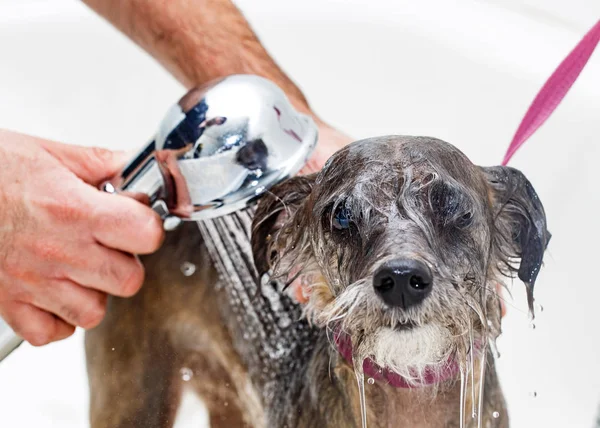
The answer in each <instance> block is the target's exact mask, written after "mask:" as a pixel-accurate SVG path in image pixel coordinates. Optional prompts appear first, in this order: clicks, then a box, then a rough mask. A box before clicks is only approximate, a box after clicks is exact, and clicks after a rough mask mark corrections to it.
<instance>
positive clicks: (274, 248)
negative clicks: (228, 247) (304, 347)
mask: <svg viewBox="0 0 600 428" xmlns="http://www.w3.org/2000/svg"><path fill="white" fill-rule="evenodd" d="M342 203H343V204H346V205H347V206H348V207H349V209H350V210H351V212H352V213H353V214H354V215H355V219H354V224H353V226H352V227H351V229H349V230H347V231H339V230H337V229H335V228H333V227H332V219H333V215H334V213H335V210H336V207H337V206H338V205H339V204H342ZM467 217H470V218H471V220H468V221H467V220H465V219H467ZM340 232H342V233H340ZM549 237H550V235H549V234H548V232H547V230H546V223H545V215H544V211H543V207H542V205H541V203H540V202H539V200H538V198H537V195H536V194H535V191H534V190H533V188H532V186H531V184H530V183H529V181H527V179H526V178H525V177H524V176H523V174H522V173H520V172H519V171H517V170H514V169H511V168H504V167H491V168H482V167H478V166H475V165H473V164H472V163H471V162H469V160H468V159H467V158H466V157H465V156H464V155H463V154H462V153H461V152H460V151H458V150H457V149H456V148H455V147H453V146H452V145H450V144H447V143H444V142H442V141H439V140H435V139H431V138H420V137H398V136H391V137H380V138H375V139H370V140H363V141H359V142H356V143H353V144H351V145H350V146H348V147H346V148H344V149H342V150H340V151H339V152H337V153H336V154H335V155H334V156H333V157H332V158H331V159H330V161H329V162H328V163H327V165H326V166H325V167H324V168H323V170H322V171H321V172H320V173H319V174H315V175H312V176H307V177H296V178H293V179H290V180H288V181H287V182H285V183H283V184H282V185H280V186H278V187H277V188H275V189H273V191H272V193H271V194H270V195H268V196H265V197H264V198H263V199H262V200H261V202H260V204H259V207H258V210H257V213H256V216H255V221H254V227H253V236H252V239H253V251H254V260H255V264H256V266H257V269H258V272H259V274H263V273H266V272H269V273H270V274H271V275H272V278H273V279H281V280H284V281H288V280H289V279H291V278H289V276H290V275H294V276H299V277H301V278H302V279H303V281H304V287H305V288H306V290H305V291H306V292H307V295H308V296H309V298H308V302H307V304H306V305H305V306H304V307H303V309H304V314H305V318H304V319H303V320H299V321H298V322H302V323H310V324H311V325H314V326H315V328H317V335H316V339H315V341H314V343H312V344H311V346H312V348H313V351H312V356H311V358H310V359H309V360H308V361H307V362H306V363H305V364H304V367H303V369H302V370H297V371H296V372H295V373H294V374H293V375H292V376H290V377H289V378H287V379H283V380H280V381H279V383H278V384H276V385H274V386H272V387H271V388H272V389H271V390H270V393H269V394H268V396H266V395H265V394H264V391H263V390H261V388H262V386H261V385H260V384H259V383H257V382H253V381H252V379H251V377H250V376H249V375H248V373H249V372H250V371H252V370H251V369H256V368H250V367H248V366H247V364H248V362H246V361H243V360H242V358H241V357H240V352H239V351H240V350H239V349H236V348H235V346H234V345H233V343H232V340H231V337H232V336H233V335H235V333H236V332H235V331H231V329H232V328H233V329H235V323H231V322H229V323H227V322H226V320H227V321H231V319H230V313H229V312H228V304H227V299H226V298H225V297H224V296H223V294H222V291H219V290H220V289H219V288H218V287H215V284H216V283H217V281H218V278H217V274H216V272H215V270H214V268H213V267H212V264H211V262H210V259H209V257H208V255H207V253H206V251H205V249H204V248H205V247H204V244H203V242H202V239H201V237H200V234H199V232H198V228H197V226H196V225H193V224H185V225H184V226H183V227H182V228H181V229H180V230H178V231H176V232H174V233H171V234H170V235H169V236H168V238H167V242H166V244H165V246H164V247H163V248H162V249H161V250H160V251H159V252H158V253H156V254H155V255H153V256H150V257H147V258H145V259H144V264H145V266H146V268H147V279H146V284H145V285H144V287H143V289H142V291H141V292H140V294H138V295H137V296H136V297H134V298H133V299H111V302H110V308H109V314H108V316H107V319H106V320H105V321H104V322H103V323H102V324H101V325H100V327H98V328H97V329H95V330H92V331H90V332H89V333H88V334H87V336H86V351H87V359H88V370H89V374H90V387H91V397H92V400H91V420H92V428H104V427H111V428H113V427H144V428H145V427H165V428H166V427H171V426H172V423H173V420H174V415H175V412H176V408H177V405H178V400H179V397H180V393H181V388H182V386H183V385H184V384H185V382H184V381H182V379H181V374H180V370H181V368H182V367H189V368H191V369H193V371H194V377H193V379H192V381H191V382H190V384H191V385H192V386H193V387H194V389H195V390H196V391H197V393H198V394H199V395H200V396H201V398H202V399H203V401H204V402H205V403H206V404H207V407H208V409H209V412H210V414H211V426H213V427H233V426H252V427H265V426H267V427H281V428H283V427H316V426H319V427H356V426H359V421H360V414H359V407H358V397H357V388H356V379H355V375H354V370H353V368H352V367H350V365H349V364H348V363H347V362H346V361H344V359H343V358H342V357H341V356H340V354H339V353H338V352H337V350H336V349H335V347H334V346H332V341H333V340H332V332H333V331H334V330H335V329H339V328H341V329H343V331H345V332H347V333H348V334H349V335H350V337H351V338H352V342H353V344H354V348H355V349H354V352H355V354H356V356H357V357H358V358H363V357H367V356H370V357H372V358H374V359H375V360H376V361H377V362H379V363H380V365H384V366H386V367H389V368H392V369H393V370H394V371H396V372H398V373H401V374H404V375H406V377H410V378H411V379H413V380H414V381H415V382H418V381H419V378H420V377H421V376H422V373H423V370H424V367H426V366H427V365H429V364H435V363H436V362H439V361H440V360H442V359H444V358H446V357H449V356H454V357H456V358H457V360H458V361H459V362H461V365H462V368H463V370H464V371H465V372H468V376H467V378H468V379H469V382H467V390H466V394H465V395H466V397H467V403H466V410H465V412H466V415H467V417H466V421H467V426H475V425H474V424H475V420H474V419H472V418H471V417H470V414H471V409H472V408H473V403H472V400H473V399H474V400H475V402H477V401H478V394H479V389H478V388H477V386H478V385H479V380H480V379H479V373H480V370H479V369H480V367H479V364H481V359H480V358H472V356H473V355H474V354H475V355H476V356H480V354H481V353H480V354H477V353H473V352H472V349H473V347H472V344H473V343H474V342H479V343H481V344H482V346H483V352H484V353H485V355H487V357H488V358H487V360H486V361H487V370H486V371H485V384H484V385H485V389H484V397H483V412H482V414H483V424H482V426H484V427H507V426H508V414H507V411H506V408H505V404H504V398H503V396H502V392H501V389H500V385H499V383H498V380H497V378H496V375H495V370H494V362H493V356H492V354H491V352H490V350H489V348H488V346H487V345H488V343H493V342H494V340H495V338H496V337H497V336H498V335H499V334H500V319H501V314H500V301H499V299H500V296H499V295H498V294H497V293H496V282H500V281H502V278H503V277H505V276H510V275H512V274H513V273H515V272H518V274H519V277H520V278H521V279H522V280H523V281H524V282H525V283H526V286H527V287H528V295H529V299H530V303H531V304H532V302H533V287H534V283H535V279H536V276H537V273H538V271H539V267H540V265H541V262H542V257H543V252H544V250H545V248H546V245H547V243H548V240H549ZM399 255H402V256H406V257H412V258H418V259H420V260H422V261H424V262H426V263H427V264H428V265H429V266H430V267H431V268H432V271H433V273H434V288H433V291H432V293H431V295H430V296H429V297H428V298H427V299H426V300H425V301H424V302H423V303H422V304H421V305H419V306H416V307H411V308H409V309H408V310H406V311H402V310H400V309H393V308H389V307H387V306H386V305H385V304H383V302H382V301H381V300H380V299H379V298H378V296H376V295H375V293H374V292H373V287H372V286H371V282H370V281H371V277H372V276H373V272H374V271H375V269H376V268H377V266H379V265H380V264H382V263H384V262H385V261H386V260H389V259H391V258H394V257H398V256H399ZM185 261H191V262H193V263H194V264H196V266H199V269H198V271H197V272H196V273H195V274H194V275H193V276H191V277H184V276H183V275H182V274H181V272H180V270H179V267H180V265H181V263H183V262H185ZM226 325H228V326H229V327H225V326H226ZM407 326H408V328H407ZM240 327H241V326H240ZM398 328H400V329H402V331H400V332H398V331H395V330H393V329H398ZM318 331H320V333H318ZM394 338H395V339H396V340H392V339H394ZM250 345H253V346H254V345H256V346H260V344H248V346H250ZM411 347H413V349H414V350H415V351H418V352H403V350H405V349H407V348H408V349H410V348H411ZM112 348H114V350H113V349H112ZM258 369H263V368H258ZM267 369H268V368H267ZM259 371H260V370H259ZM473 385H474V386H475V389H474V390H473V391H472V390H471V388H472V387H473ZM365 386H366V389H367V406H368V415H369V427H391V426H409V427H458V426H459V398H460V382H459V379H458V378H454V379H450V380H448V381H447V382H444V383H442V384H439V385H435V386H431V387H420V388H415V389H403V388H392V387H390V386H388V385H385V384H383V383H381V382H376V383H375V384H374V385H371V384H366V385H365ZM225 402H227V403H228V404H227V406H224V403H225ZM493 412H498V413H499V417H498V418H494V417H492V414H493Z"/></svg>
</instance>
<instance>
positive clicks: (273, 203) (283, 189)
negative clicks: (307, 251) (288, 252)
mask: <svg viewBox="0 0 600 428" xmlns="http://www.w3.org/2000/svg"><path fill="white" fill-rule="evenodd" d="M316 176H317V174H310V175H303V176H297V177H292V178H290V179H288V180H286V181H284V182H283V183H281V184H279V185H277V186H275V187H274V188H273V189H271V191H270V192H268V193H266V194H265V195H264V196H263V197H262V198H261V199H260V201H259V203H258V207H257V209H256V213H255V215H254V220H253V221H252V237H251V243H252V253H253V255H254V265H255V266H256V270H257V271H258V274H259V276H262V275H263V274H264V273H265V272H267V271H268V270H269V269H270V267H271V261H272V260H273V254H272V253H273V251H275V250H276V249H275V248H274V245H273V243H274V241H275V240H276V236H277V232H278V231H279V230H280V229H281V228H282V226H283V225H284V224H285V222H286V221H287V220H288V219H289V218H291V217H293V216H294V214H295V213H296V211H297V210H298V208H299V207H300V206H301V205H302V203H303V202H304V200H305V199H306V198H307V196H308V195H309V194H310V192H311V191H312V188H313V185H314V183H315V178H316Z"/></svg>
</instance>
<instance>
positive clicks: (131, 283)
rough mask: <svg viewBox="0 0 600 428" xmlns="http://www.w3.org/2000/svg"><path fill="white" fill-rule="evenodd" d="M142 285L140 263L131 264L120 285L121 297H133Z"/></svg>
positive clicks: (142, 269) (142, 274) (142, 273)
mask: <svg viewBox="0 0 600 428" xmlns="http://www.w3.org/2000/svg"><path fill="white" fill-rule="evenodd" d="M143 283H144V268H143V266H142V265H141V263H139V262H136V263H135V264H133V263H132V267H131V270H130V271H129V274H128V275H127V277H126V279H125V280H124V281H123V282H122V283H121V289H120V291H121V295H123V296H124V297H131V296H133V295H135V294H136V293H137V292H138V291H139V290H140V288H141V287H142V284H143Z"/></svg>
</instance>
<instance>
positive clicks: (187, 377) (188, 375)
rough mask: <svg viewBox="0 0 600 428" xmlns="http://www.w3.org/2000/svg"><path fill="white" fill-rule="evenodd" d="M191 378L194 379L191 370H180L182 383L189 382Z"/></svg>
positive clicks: (185, 368)
mask: <svg viewBox="0 0 600 428" xmlns="http://www.w3.org/2000/svg"><path fill="white" fill-rule="evenodd" d="M192 377H194V372H192V370H191V369H188V368H187V367H184V368H182V369H181V379H183V381H184V382H188V381H190V380H191V379H192Z"/></svg>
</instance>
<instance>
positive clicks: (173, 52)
mask: <svg viewBox="0 0 600 428" xmlns="http://www.w3.org/2000/svg"><path fill="white" fill-rule="evenodd" d="M83 1H84V3H86V4H87V5H88V6H89V7H91V8H92V9H93V10H95V11H96V12H97V13H98V14H100V15H101V16H103V17H104V18H105V19H107V20H108V21H109V22H110V23H111V24H112V25H114V26H115V27H116V28H118V29H119V30H120V31H121V32H123V33H124V34H125V35H126V36H128V37H129V38H130V39H132V40H133V41H134V42H135V43H137V44H138V45H139V46H141V47H142V48H143V49H144V50H145V51H146V52H148V53H149V54H150V55H151V56H153V57H154V58H155V59H156V60H157V61H159V62H160V64H162V65H163V66H164V67H165V68H166V69H167V70H168V71H169V72H170V73H171V74H173V76H175V78H177V79H178V80H179V81H180V82H181V83H182V84H183V85H184V86H185V87H186V88H188V89H191V88H192V87H194V86H197V85H201V84H204V83H206V82H207V81H209V80H212V79H215V78H219V77H224V76H227V75H231V74H257V75H260V76H263V77H266V78H267V79H270V80H272V81H273V82H274V83H276V84H277V85H278V86H279V87H280V88H281V89H283V91H284V92H285V93H286V94H287V95H288V97H289V98H290V101H291V102H292V104H293V105H294V107H296V109H298V110H299V111H301V112H303V113H307V114H310V115H311V116H312V117H313V118H314V119H315V121H316V122H317V124H318V125H319V129H320V135H321V138H320V141H319V144H318V147H317V150H316V153H315V155H314V156H313V158H312V159H311V161H310V162H309V163H310V165H309V166H307V171H306V172H308V171H311V170H317V169H320V167H321V166H322V164H323V163H324V162H325V160H326V159H327V158H328V157H329V156H330V155H331V154H332V153H333V152H335V151H336V150H337V149H339V148H340V147H342V146H343V145H345V144H346V143H348V142H349V141H350V139H349V138H348V137H347V136H345V135H343V134H342V133H340V132H338V131H336V130H335V129H333V128H331V127H330V126H328V125H327V124H325V123H324V122H323V121H322V120H321V119H320V118H318V117H317V116H316V115H315V114H313V112H312V111H311V109H310V106H309V104H308V102H307V100H306V98H305V97H304V95H303V94H302V92H301V91H300V89H298V87H297V86H296V85H295V84H294V82H292V80H291V79H290V78H289V77H288V76H286V75H285V73H284V72H283V71H282V70H281V69H280V68H279V66H278V65H277V64H276V63H275V61H274V60H273V58H271V57H270V55H269V54H268V53H267V51H266V50H265V48H264V47H263V46H262V44H261V43H260V41H259V40H258V38H257V37H256V35H255V34H254V32H253V31H252V29H251V28H250V25H249V24H248V22H247V21H246V20H245V18H244V17H243V15H242V14H241V12H240V11H239V10H238V9H237V8H236V6H235V5H234V4H233V3H232V2H231V1H230V0H195V1H190V0H83Z"/></svg>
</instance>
